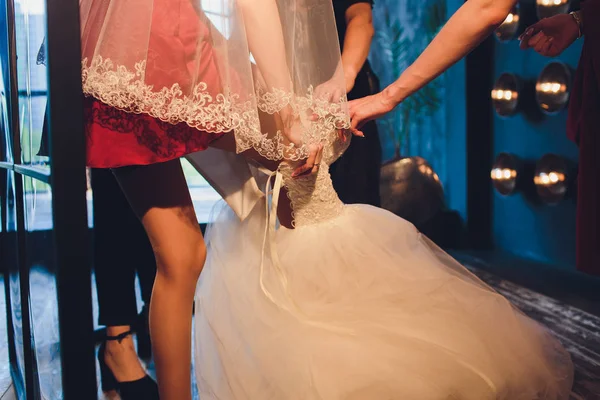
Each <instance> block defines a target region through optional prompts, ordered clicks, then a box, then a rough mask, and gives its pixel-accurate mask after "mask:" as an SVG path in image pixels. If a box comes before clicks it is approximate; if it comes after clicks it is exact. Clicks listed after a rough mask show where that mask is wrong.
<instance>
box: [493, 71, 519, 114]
mask: <svg viewBox="0 0 600 400" xmlns="http://www.w3.org/2000/svg"><path fill="white" fill-rule="evenodd" d="M521 87H522V84H521V80H520V79H519V77H518V76H516V75H514V74H509V73H504V74H502V75H500V77H499V78H498V80H497V81H496V83H494V88H493V89H492V102H493V103H494V109H495V110H496V113H497V114H498V115H500V116H501V117H508V116H511V115H513V114H515V113H516V112H517V108H518V105H519V93H520V91H521Z"/></svg>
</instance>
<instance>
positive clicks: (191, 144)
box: [85, 97, 223, 168]
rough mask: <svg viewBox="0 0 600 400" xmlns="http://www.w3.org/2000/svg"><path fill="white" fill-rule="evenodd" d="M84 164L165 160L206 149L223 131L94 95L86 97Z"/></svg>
mask: <svg viewBox="0 0 600 400" xmlns="http://www.w3.org/2000/svg"><path fill="white" fill-rule="evenodd" d="M85 118H86V134H87V165H88V167H91V168H117V167H123V166H128V165H148V164H154V163H160V162H165V161H169V160H173V159H175V158H179V157H182V156H185V155H186V154H190V153H194V152H197V151H201V150H205V149H206V148H207V147H208V145H209V144H210V142H212V141H213V140H215V139H218V138H219V137H221V136H222V135H223V134H215V133H207V132H203V131H200V130H198V129H196V128H192V127H190V126H189V125H187V124H186V123H183V122H182V123H179V124H177V125H173V124H170V123H168V122H163V121H161V120H158V119H156V118H153V117H151V116H149V115H147V114H131V113H127V112H124V111H121V110H117V109H116V108H114V107H111V106H108V105H106V104H104V103H102V102H100V101H98V100H96V99H95V98H92V97H88V98H86V99H85Z"/></svg>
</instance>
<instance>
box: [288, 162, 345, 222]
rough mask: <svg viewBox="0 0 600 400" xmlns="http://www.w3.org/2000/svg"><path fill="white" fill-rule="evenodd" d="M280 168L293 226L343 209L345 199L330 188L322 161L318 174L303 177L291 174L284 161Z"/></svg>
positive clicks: (329, 179)
mask: <svg viewBox="0 0 600 400" xmlns="http://www.w3.org/2000/svg"><path fill="white" fill-rule="evenodd" d="M279 171H280V172H281V174H282V175H283V178H284V186H285V187H286V188H287V196H288V198H289V199H290V202H291V205H292V216H293V220H294V222H293V226H294V227H300V226H305V225H312V224H316V223H321V222H324V221H329V220H332V219H334V218H335V217H337V216H339V215H340V214H342V212H343V211H344V203H342V201H341V200H340V198H339V197H338V195H337V193H336V191H335V189H334V188H333V183H332V181H331V175H330V174H329V166H328V165H327V164H326V163H323V164H322V165H321V167H320V169H319V172H317V174H315V175H309V176H306V177H302V178H292V177H291V174H292V171H293V169H292V167H290V166H289V165H288V164H286V163H282V164H281V166H280V168H279Z"/></svg>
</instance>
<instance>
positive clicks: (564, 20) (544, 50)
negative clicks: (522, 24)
mask: <svg viewBox="0 0 600 400" xmlns="http://www.w3.org/2000/svg"><path fill="white" fill-rule="evenodd" d="M578 37H579V25H577V22H576V21H575V19H574V18H573V17H572V16H571V15H569V14H559V15H555V16H553V17H550V18H544V19H542V20H541V21H539V22H537V23H535V24H533V25H531V26H530V27H529V28H528V29H527V30H526V31H525V32H524V33H523V34H522V35H521V36H520V37H519V40H520V41H521V49H529V48H532V49H533V50H534V51H535V52H537V53H539V54H541V55H543V56H546V57H556V56H558V55H559V54H561V53H562V52H563V51H565V49H566V48H567V47H569V46H570V45H571V44H573V42H574V41H575V40H577V38H578Z"/></svg>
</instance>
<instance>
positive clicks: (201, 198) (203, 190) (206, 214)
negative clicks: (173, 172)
mask: <svg viewBox="0 0 600 400" xmlns="http://www.w3.org/2000/svg"><path fill="white" fill-rule="evenodd" d="M181 166H182V167H183V173H184V174H185V178H186V180H187V183H188V187H189V188H190V194H191V195H192V201H193V202H194V209H195V210H196V217H197V218H198V222H199V223H201V224H205V223H208V222H211V221H210V216H211V211H212V209H213V207H214V205H215V204H216V202H217V201H219V200H220V199H221V196H219V194H218V193H217V192H216V191H215V190H214V189H213V188H212V186H210V185H209V184H208V182H206V180H205V179H204V178H203V177H202V175H200V174H199V173H198V171H196V169H195V168H194V167H193V166H192V165H191V164H190V163H189V162H188V161H187V160H186V159H185V158H182V159H181Z"/></svg>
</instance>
